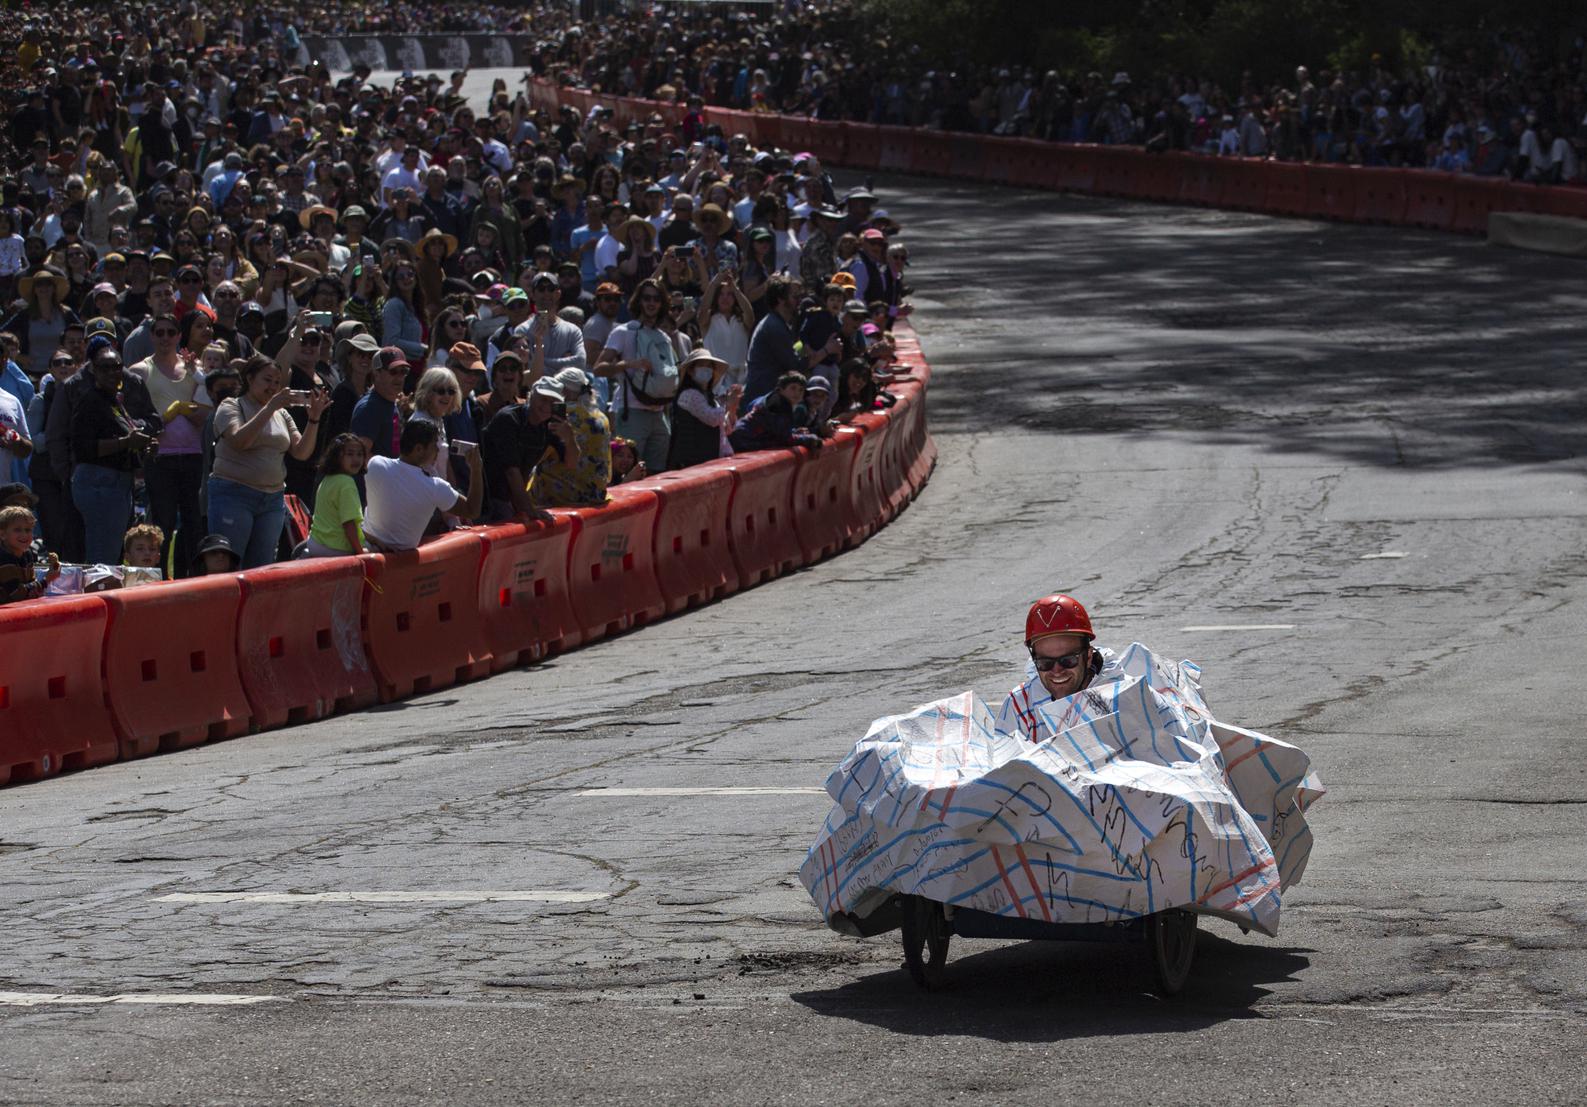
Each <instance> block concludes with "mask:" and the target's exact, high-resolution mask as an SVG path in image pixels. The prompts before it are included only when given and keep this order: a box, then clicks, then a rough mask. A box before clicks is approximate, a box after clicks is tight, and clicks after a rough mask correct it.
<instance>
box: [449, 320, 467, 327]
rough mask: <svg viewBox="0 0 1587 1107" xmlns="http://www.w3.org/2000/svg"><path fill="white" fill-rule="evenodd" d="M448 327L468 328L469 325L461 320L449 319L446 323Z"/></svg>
mask: <svg viewBox="0 0 1587 1107" xmlns="http://www.w3.org/2000/svg"><path fill="white" fill-rule="evenodd" d="M446 325H447V326H449V327H466V326H468V324H467V323H465V322H464V321H463V320H461V319H448V320H447V321H446Z"/></svg>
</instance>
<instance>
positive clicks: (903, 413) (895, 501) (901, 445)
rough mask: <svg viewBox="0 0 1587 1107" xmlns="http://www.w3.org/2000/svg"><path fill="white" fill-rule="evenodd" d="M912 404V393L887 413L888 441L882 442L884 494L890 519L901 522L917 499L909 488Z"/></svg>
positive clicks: (882, 488) (902, 395) (883, 498)
mask: <svg viewBox="0 0 1587 1107" xmlns="http://www.w3.org/2000/svg"><path fill="white" fill-rule="evenodd" d="M910 403H911V401H910V399H909V395H908V393H903V394H901V395H900V396H899V399H898V402H897V403H896V404H894V405H893V406H892V408H891V409H890V410H889V411H888V412H887V437H886V438H885V439H883V440H882V452H881V490H880V491H881V495H882V500H883V502H884V503H885V504H886V505H887V514H888V517H889V518H893V519H896V518H898V516H899V514H900V513H902V512H903V511H904V509H905V508H907V507H908V506H909V501H910V500H912V499H914V497H915V490H914V489H913V488H912V487H910V484H909V460H908V454H909V434H910V431H911V429H912V427H911V422H912V420H913V419H914V416H913V414H912V413H911V412H910Z"/></svg>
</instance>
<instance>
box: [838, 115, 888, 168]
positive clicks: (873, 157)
mask: <svg viewBox="0 0 1587 1107" xmlns="http://www.w3.org/2000/svg"><path fill="white" fill-rule="evenodd" d="M839 126H841V127H842V128H843V164H844V165H846V166H848V167H849V168H850V169H880V168H881V166H882V129H881V128H880V127H876V126H872V125H871V124H868V123H842V124H839Z"/></svg>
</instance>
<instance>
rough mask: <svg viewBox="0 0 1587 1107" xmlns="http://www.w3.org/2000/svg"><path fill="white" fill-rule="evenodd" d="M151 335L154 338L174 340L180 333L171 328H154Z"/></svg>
mask: <svg viewBox="0 0 1587 1107" xmlns="http://www.w3.org/2000/svg"><path fill="white" fill-rule="evenodd" d="M151 333H152V334H153V335H154V337H155V338H175V337H176V336H177V335H179V334H181V333H182V332H181V331H179V330H175V329H174V328H171V327H156V328H155V329H154V331H152V332H151Z"/></svg>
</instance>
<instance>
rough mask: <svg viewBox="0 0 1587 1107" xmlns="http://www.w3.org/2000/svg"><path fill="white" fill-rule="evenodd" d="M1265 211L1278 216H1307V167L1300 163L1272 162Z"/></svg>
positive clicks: (1269, 164) (1268, 177)
mask: <svg viewBox="0 0 1587 1107" xmlns="http://www.w3.org/2000/svg"><path fill="white" fill-rule="evenodd" d="M1264 169H1265V171H1266V173H1267V199H1266V202H1265V210H1267V211H1270V212H1273V213H1274V214H1276V215H1307V214H1309V211H1308V202H1307V197H1306V167H1305V166H1304V165H1301V164H1300V163H1299V162H1284V161H1270V162H1268V163H1266V165H1265V166H1264Z"/></svg>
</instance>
